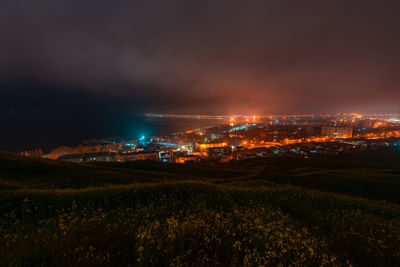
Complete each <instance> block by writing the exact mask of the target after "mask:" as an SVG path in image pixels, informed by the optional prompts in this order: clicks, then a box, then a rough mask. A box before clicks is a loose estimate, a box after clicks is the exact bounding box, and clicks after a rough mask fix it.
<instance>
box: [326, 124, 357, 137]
mask: <svg viewBox="0 0 400 267" xmlns="http://www.w3.org/2000/svg"><path fill="white" fill-rule="evenodd" d="M321 135H323V136H327V137H329V138H350V137H352V136H353V128H352V127H328V126H322V128H321Z"/></svg>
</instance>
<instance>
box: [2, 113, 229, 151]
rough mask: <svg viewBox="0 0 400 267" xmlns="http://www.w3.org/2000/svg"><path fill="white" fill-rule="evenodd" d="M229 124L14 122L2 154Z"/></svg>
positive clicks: (140, 118)
mask: <svg viewBox="0 0 400 267" xmlns="http://www.w3.org/2000/svg"><path fill="white" fill-rule="evenodd" d="M224 123H226V122H225V121H223V120H208V119H172V118H150V117H144V116H134V117H130V118H126V117H125V118H115V117H114V118H104V119H102V120H99V119H98V118H97V119H95V120H91V119H90V118H82V119H79V118H76V119H74V120H62V119H60V120H52V121H51V122H49V121H45V120H43V121H40V120H37V121H33V120H13V121H9V123H6V125H7V128H3V130H2V131H1V132H0V137H1V140H2V141H1V142H0V151H2V150H5V151H12V152H20V151H24V150H33V149H37V148H41V149H42V150H43V151H44V152H49V151H50V150H51V149H53V148H56V147H59V146H64V145H65V146H76V145H79V144H82V143H83V142H84V141H86V140H94V139H101V138H112V137H119V138H123V139H139V138H140V137H141V136H145V137H151V136H168V135H171V134H172V133H175V132H181V131H186V130H189V129H198V128H203V127H209V126H213V125H221V124H224Z"/></svg>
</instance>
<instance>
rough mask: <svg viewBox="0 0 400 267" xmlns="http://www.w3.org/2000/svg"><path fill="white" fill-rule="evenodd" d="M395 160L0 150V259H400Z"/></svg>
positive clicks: (370, 262)
mask: <svg viewBox="0 0 400 267" xmlns="http://www.w3.org/2000/svg"><path fill="white" fill-rule="evenodd" d="M398 159H399V155H398V154H396V153H386V154H361V155H353V156H347V158H345V160H344V161H342V160H340V159H339V158H331V159H329V160H328V159H325V160H299V159H255V160H249V161H243V162H236V163H231V164H225V165H221V166H206V165H196V166H183V165H173V164H161V163H157V162H131V163H128V164H115V163H113V164H72V163H65V162H58V161H49V160H41V159H33V158H25V157H19V156H15V155H12V154H7V153H0V183H1V185H2V186H1V188H0V247H2V248H3V249H1V250H0V265H6V266H25V265H38V266H47V265H57V266H62V265H97V266H102V265H103V266H104V265H107V266H108V265H115V266H120V265H135V266H148V265H163V266H164V265H183V266H187V265H189V266H204V265H213V266H214V265H223V266H226V265H227V266H256V265H257V266H258V265H272V266H279V265H283V266H287V265H293V266H349V265H354V266H398V265H400V251H399V249H398V248H399V247H400V227H399V226H400V204H399V195H400V194H399V193H400V192H399V190H398V187H397V186H398V183H399V178H400V174H399V171H400V166H399V162H400V161H399V160H398ZM371 183H372V184H373V185H374V187H375V190H372V189H373V188H372V185H371ZM360 188H361V189H363V190H361V189H360ZM396 190H397V191H396ZM385 191H386V192H388V193H387V194H385ZM396 192H397V194H396Z"/></svg>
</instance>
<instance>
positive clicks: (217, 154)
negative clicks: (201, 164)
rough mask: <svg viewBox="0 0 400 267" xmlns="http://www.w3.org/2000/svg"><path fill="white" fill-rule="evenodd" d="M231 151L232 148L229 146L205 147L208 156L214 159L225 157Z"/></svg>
mask: <svg viewBox="0 0 400 267" xmlns="http://www.w3.org/2000/svg"><path fill="white" fill-rule="evenodd" d="M231 153H232V148H231V147H230V146H225V147H210V148H207V155H208V157H210V158H214V159H217V158H222V157H226V156H228V155H229V154H231Z"/></svg>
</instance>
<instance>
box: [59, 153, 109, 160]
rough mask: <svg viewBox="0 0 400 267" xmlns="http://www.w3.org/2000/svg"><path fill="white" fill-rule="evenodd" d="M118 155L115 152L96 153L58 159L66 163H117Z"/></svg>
mask: <svg viewBox="0 0 400 267" xmlns="http://www.w3.org/2000/svg"><path fill="white" fill-rule="evenodd" d="M116 155H117V153H115V152H95V153H82V154H69V155H62V156H60V157H58V158H57V159H58V160H64V161H72V162H90V161H102V162H111V161H115V159H116Z"/></svg>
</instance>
